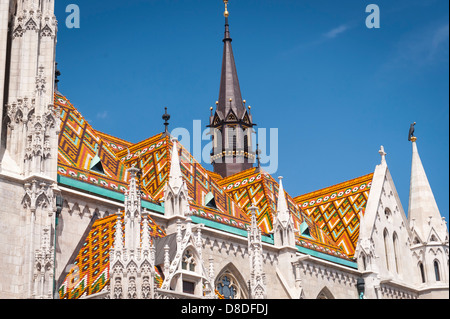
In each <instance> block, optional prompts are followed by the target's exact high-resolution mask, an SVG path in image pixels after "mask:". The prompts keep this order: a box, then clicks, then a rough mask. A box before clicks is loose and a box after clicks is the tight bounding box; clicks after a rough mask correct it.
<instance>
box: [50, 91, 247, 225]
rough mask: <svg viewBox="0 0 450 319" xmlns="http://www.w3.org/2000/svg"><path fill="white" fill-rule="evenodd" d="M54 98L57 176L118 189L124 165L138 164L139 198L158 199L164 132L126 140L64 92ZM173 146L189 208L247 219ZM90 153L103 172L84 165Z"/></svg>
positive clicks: (227, 219)
mask: <svg viewBox="0 0 450 319" xmlns="http://www.w3.org/2000/svg"><path fill="white" fill-rule="evenodd" d="M54 102H55V105H56V106H58V107H59V108H60V117H61V134H60V137H59V152H58V175H59V176H64V177H67V178H70V179H74V180H78V181H81V182H83V183H87V184H91V185H95V186H99V187H102V188H104V189H108V190H111V191H115V192H118V193H121V194H123V193H124V192H125V191H126V190H127V188H128V183H127V179H128V176H127V175H128V174H127V172H126V169H127V168H129V167H130V166H133V165H139V166H140V167H141V168H142V170H143V174H142V179H141V186H142V190H143V195H142V199H143V200H146V201H148V202H152V203H156V204H158V205H159V204H160V202H161V201H162V200H163V198H164V190H165V185H166V183H167V181H168V177H169V173H170V165H171V151H172V145H173V144H172V141H171V140H170V137H169V136H166V135H164V134H163V133H160V134H157V135H155V136H152V137H150V138H148V139H146V140H144V141H142V142H140V143H137V144H131V143H130V142H127V141H124V140H122V139H118V138H115V137H113V136H110V135H107V134H105V133H102V132H99V131H96V130H95V129H93V128H92V126H91V125H90V124H89V123H88V122H87V121H86V120H85V119H84V118H83V116H82V115H81V114H80V113H79V112H78V110H77V109H76V108H75V107H74V106H73V105H72V103H70V101H69V100H68V99H67V98H66V97H65V96H63V95H61V94H55V99H54ZM179 148H180V150H179V151H180V152H181V156H180V161H181V171H182V173H183V175H184V179H185V181H186V185H187V187H188V190H189V196H190V197H191V201H190V206H191V209H192V210H193V212H194V214H196V215H197V216H198V217H201V218H204V219H208V220H212V221H214V222H219V223H222V224H226V225H229V226H233V227H236V228H240V229H244V230H246V229H247V225H248V224H249V223H250V220H249V218H248V217H247V215H246V213H245V212H243V211H242V210H241V208H240V207H239V206H238V205H237V204H236V203H235V202H234V201H233V200H232V199H231V198H230V197H229V196H228V195H227V194H226V192H224V191H223V190H222V188H221V187H220V186H219V185H218V184H217V182H216V180H215V176H214V177H213V174H211V172H209V171H208V170H206V169H204V168H203V167H202V166H201V165H200V164H199V163H198V162H197V161H196V160H195V159H194V158H193V157H192V155H191V154H189V152H188V151H187V150H186V149H185V148H184V147H182V146H179ZM96 156H98V157H99V158H100V161H101V163H102V165H103V168H104V173H105V174H101V173H99V172H96V171H93V170H90V164H91V161H92V160H93V158H94V157H96ZM208 193H212V194H213V196H214V199H215V203H216V206H217V208H216V209H215V208H210V207H206V206H205V203H204V199H205V196H206V195H207V194H208Z"/></svg>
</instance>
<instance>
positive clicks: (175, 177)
mask: <svg viewBox="0 0 450 319" xmlns="http://www.w3.org/2000/svg"><path fill="white" fill-rule="evenodd" d="M172 143H173V147H172V157H171V164H170V174H169V181H168V183H167V184H166V189H165V192H164V202H165V206H164V208H165V216H166V217H168V218H172V217H176V218H180V217H185V216H186V214H187V213H188V212H189V193H188V189H187V186H186V182H185V181H184V179H183V174H182V173H181V166H180V157H179V155H178V141H177V139H175V138H174V139H172Z"/></svg>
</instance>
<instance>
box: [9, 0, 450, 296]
mask: <svg viewBox="0 0 450 319" xmlns="http://www.w3.org/2000/svg"><path fill="white" fill-rule="evenodd" d="M39 4H40V6H39ZM8 24H9V28H8ZM56 25H57V24H56V18H55V16H54V1H53V0H45V1H39V0H19V1H17V2H16V1H14V0H0V63H1V65H5V66H7V67H8V72H6V71H5V69H4V68H1V69H0V70H1V73H0V88H1V89H0V103H1V105H0V119H1V123H2V127H1V131H0V132H1V134H0V298H54V296H55V292H56V289H57V288H56V287H57V286H58V284H59V283H60V282H61V278H62V277H63V276H64V274H67V272H68V271H69V269H67V268H66V267H67V265H68V263H69V261H70V260H71V257H72V255H73V254H74V253H75V252H76V251H77V245H78V243H79V242H80V239H81V238H82V237H83V234H85V232H86V231H89V229H90V228H89V227H91V225H92V223H93V221H95V220H96V219H98V218H103V217H106V216H110V215H112V214H115V213H118V211H122V210H124V211H125V220H124V222H125V225H126V226H125V234H124V238H125V240H124V241H122V234H121V233H120V231H121V228H120V227H117V229H116V231H117V235H116V236H117V238H116V241H115V245H114V248H113V249H112V250H111V265H112V267H111V274H110V277H111V282H110V285H109V291H103V292H101V293H99V294H97V295H94V296H91V297H94V298H215V292H214V291H215V290H216V289H221V290H222V292H223V293H226V295H227V296H232V297H234V298H243V299H246V298H271V299H299V298H306V299H316V298H321V299H325V298H326V299H331V298H336V299H357V298H359V297H360V296H362V295H361V294H360V292H359V291H358V287H357V285H358V280H360V279H361V278H362V279H364V283H365V290H364V292H363V296H364V298H369V299H394V298H405V299H416V298H448V297H449V275H448V274H449V269H448V259H449V250H448V248H449V244H448V230H447V228H446V226H445V223H444V222H443V221H442V219H441V215H440V213H439V211H438V210H437V206H436V207H435V203H434V204H433V202H432V201H433V200H434V198H432V197H431V196H430V194H429V193H430V192H431V188H430V187H429V185H428V186H427V185H425V186H424V185H421V186H420V187H422V188H421V189H419V188H418V187H416V186H417V185H415V184H414V183H415V181H416V180H421V181H423V180H425V179H426V175H425V171H424V170H423V167H422V164H421V163H420V162H419V161H418V159H419V160H420V158H419V157H418V151H417V145H416V144H415V143H416V142H415V141H414V142H413V172H412V175H413V176H414V178H413V179H412V185H411V194H412V195H411V196H412V197H411V200H412V201H413V202H412V203H410V207H415V211H414V212H413V213H412V212H410V213H409V215H410V217H411V214H413V215H414V216H415V218H414V220H412V219H411V220H408V218H407V217H406V214H405V212H404V210H403V207H402V204H401V202H400V199H399V197H398V194H397V191H396V189H395V185H394V181H393V178H392V176H391V174H390V172H389V169H388V165H387V162H386V158H385V156H386V153H384V150H383V149H382V150H381V151H380V154H381V155H382V161H381V164H380V165H378V166H377V167H376V168H375V173H374V178H373V186H372V190H371V192H370V197H369V201H368V203H367V207H366V211H365V215H364V217H362V220H361V228H360V236H359V241H358V247H357V251H356V257H357V267H349V266H347V265H343V264H341V263H338V262H335V261H333V260H325V259H323V258H319V257H316V256H313V255H309V254H304V253H301V252H299V251H298V250H297V248H296V247H295V234H294V233H295V229H294V227H293V226H292V221H291V219H290V215H289V211H288V210H287V204H286V202H285V201H286V199H285V198H284V191H283V188H282V187H280V189H281V192H280V195H279V198H281V199H282V200H281V201H279V206H278V213H277V216H276V217H277V218H276V221H275V227H274V244H269V243H267V242H262V241H261V233H260V230H259V229H257V227H255V225H256V223H252V227H251V228H250V229H249V232H248V233H247V234H241V235H239V234H233V233H230V232H227V231H224V230H221V229H217V228H213V227H208V226H206V225H202V224H201V223H195V222H194V221H195V220H194V219H193V218H191V212H190V211H189V205H188V201H189V197H188V192H187V188H186V184H185V182H184V180H183V177H182V174H181V170H180V167H179V165H180V163H179V159H178V155H176V156H172V168H171V172H170V174H171V176H170V179H169V182H168V184H167V187H166V192H165V203H164V207H165V210H166V212H165V214H164V215H163V214H159V213H156V212H152V211H148V212H143V211H142V210H141V205H140V198H139V196H138V194H139V193H138V191H137V189H136V180H134V182H133V178H134V177H133V176H135V175H133V174H131V175H132V178H131V182H130V187H129V193H128V196H130V197H127V199H126V200H125V202H120V201H118V200H114V199H107V198H104V197H100V196H97V195H94V194H91V193H89V192H87V191H84V190H81V189H72V188H68V187H65V186H63V185H58V183H57V170H56V167H57V157H58V156H57V151H58V134H59V132H58V130H59V118H58V116H57V110H55V109H54V107H53V94H54V85H53V84H54V73H55V45H56V32H57V26H56ZM8 41H10V45H11V47H10V50H7V49H6V47H7V43H8ZM8 74H9V77H8V78H7V77H6V75H8ZM5 83H7V85H5ZM5 90H7V92H5ZM4 96H6V97H7V100H3V97H4ZM176 147H177V143H176V142H175V143H174V154H177V153H178V152H177V148H176ZM133 183H134V184H133ZM133 185H134V186H133ZM421 194H422V195H424V196H425V195H426V196H425V197H426V199H423V198H422V199H421V196H419V195H421ZM60 198H62V200H59V199H60ZM421 201H426V204H427V205H425V206H421V204H422V203H421ZM417 207H418V208H417ZM420 207H426V208H420ZM430 207H431V208H430ZM416 208H417V209H416ZM424 209H425V210H426V211H424ZM146 214H148V215H149V216H151V217H152V218H153V219H154V221H155V222H156V223H158V224H159V225H161V226H162V227H163V228H164V229H165V230H166V232H167V235H168V236H171V235H173V236H174V237H175V240H174V243H175V245H174V246H173V247H169V245H167V246H163V247H161V248H160V249H159V250H156V247H157V246H155V244H154V243H151V241H150V239H149V238H148V234H146V233H145V231H144V232H143V233H142V235H141V234H140V232H139V231H138V227H137V225H139V224H140V223H141V222H143V223H144V225H145V223H146V220H147V217H146V216H147V215H146ZM430 216H431V217H430ZM252 218H256V217H255V215H252ZM119 220H120V219H119ZM120 221H121V220H120ZM253 221H254V220H253ZM119 228H120V229H119ZM144 228H145V227H144ZM156 243H157V241H156ZM171 249H175V251H174V254H173V256H172V254H171ZM158 254H160V256H163V257H162V258H161V260H162V261H161V264H159V265H161V267H162V271H163V273H164V282H163V284H162V286H161V288H159V289H157V288H156V287H155V286H154V280H153V276H154V272H155V270H154V267H155V266H158V265H156V264H155V263H156V262H157V260H158V257H157V256H158ZM171 256H172V257H171ZM191 290H192V291H191ZM186 291H189V292H186Z"/></svg>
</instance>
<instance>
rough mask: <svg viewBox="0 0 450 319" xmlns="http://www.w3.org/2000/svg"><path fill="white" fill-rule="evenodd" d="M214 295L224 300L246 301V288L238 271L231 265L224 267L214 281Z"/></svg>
mask: <svg viewBox="0 0 450 319" xmlns="http://www.w3.org/2000/svg"><path fill="white" fill-rule="evenodd" d="M214 283H215V285H214V287H215V290H216V293H219V294H220V295H221V296H222V297H223V298H225V299H247V298H248V290H247V288H248V286H247V283H246V281H245V279H244V277H242V275H241V273H240V272H239V270H238V269H237V268H236V266H234V265H233V264H232V263H229V264H228V265H226V266H225V267H224V268H223V269H222V270H221V271H220V272H219V275H218V276H217V277H216V279H215V280H214Z"/></svg>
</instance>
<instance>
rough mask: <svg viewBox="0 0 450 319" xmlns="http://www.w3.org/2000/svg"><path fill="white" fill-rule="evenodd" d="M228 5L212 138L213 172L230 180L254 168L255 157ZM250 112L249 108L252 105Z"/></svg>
mask: <svg viewBox="0 0 450 319" xmlns="http://www.w3.org/2000/svg"><path fill="white" fill-rule="evenodd" d="M224 3H225V14H224V15H225V36H224V39H223V43H224V46H223V58H222V75H221V80H220V90H219V100H218V101H217V102H216V111H215V113H213V112H212V110H213V109H212V108H211V109H210V110H211V116H210V123H209V125H208V127H209V128H211V136H212V139H213V151H212V153H211V163H212V164H213V167H214V172H215V173H218V174H220V175H221V176H222V177H228V176H231V175H234V174H236V173H240V172H242V171H245V170H247V169H250V168H252V167H253V164H254V162H255V154H254V152H253V147H252V134H253V133H254V132H253V127H254V126H255V125H256V124H254V123H253V119H252V115H251V114H250V112H249V111H247V110H246V108H245V103H246V101H245V100H242V95H241V88H240V86H239V79H238V76H237V71H236V64H235V61H234V55H233V49H232V47H231V41H232V40H231V35H230V25H229V23H228V17H229V12H228V0H224ZM249 110H250V106H249Z"/></svg>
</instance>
